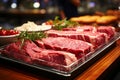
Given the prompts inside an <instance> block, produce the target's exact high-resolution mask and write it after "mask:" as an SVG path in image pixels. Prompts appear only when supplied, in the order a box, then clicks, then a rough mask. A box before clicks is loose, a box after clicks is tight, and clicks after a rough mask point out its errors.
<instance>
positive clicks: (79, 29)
mask: <svg viewBox="0 0 120 80" xmlns="http://www.w3.org/2000/svg"><path fill="white" fill-rule="evenodd" d="M62 30H63V31H80V32H84V31H92V32H95V31H97V29H96V28H95V27H93V26H87V25H86V26H79V27H73V28H63V29H62Z"/></svg>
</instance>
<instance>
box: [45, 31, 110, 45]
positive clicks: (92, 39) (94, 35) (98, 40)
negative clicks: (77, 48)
mask: <svg viewBox="0 0 120 80" xmlns="http://www.w3.org/2000/svg"><path fill="white" fill-rule="evenodd" d="M46 34H47V35H48V36H49V37H66V38H71V39H77V40H83V41H86V42H89V43H91V44H93V45H94V47H99V46H101V45H103V44H104V43H106V42H108V37H107V34H105V33H100V32H91V31H84V32H79V31H57V30H49V31H47V32H46Z"/></svg>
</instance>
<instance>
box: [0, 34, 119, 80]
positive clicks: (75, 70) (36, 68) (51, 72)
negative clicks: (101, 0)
mask: <svg viewBox="0 0 120 80" xmlns="http://www.w3.org/2000/svg"><path fill="white" fill-rule="evenodd" d="M119 38H120V33H118V32H117V34H116V35H115V36H114V37H113V38H112V39H111V40H110V41H109V42H108V43H106V44H104V45H102V46H101V47H99V48H97V49H96V50H95V52H93V53H89V54H87V55H86V56H85V60H84V61H82V62H81V59H80V60H78V64H77V66H76V62H75V63H73V65H72V69H71V70H70V71H62V70H58V69H55V68H52V67H49V66H44V65H37V64H29V63H26V62H23V61H19V60H16V59H13V58H10V57H7V56H4V55H2V54H1V53H0V59H1V60H3V61H7V62H9V63H8V64H10V63H11V64H13V65H17V66H14V67H18V65H19V67H18V68H21V67H20V66H22V68H24V69H26V70H27V69H29V71H30V72H31V73H36V74H42V75H43V76H44V75H45V76H46V77H49V78H52V79H53V78H54V79H55V78H56V79H58V78H59V80H63V79H67V80H69V79H70V80H72V79H73V78H74V77H75V76H77V75H78V74H81V73H82V72H83V71H84V70H86V69H87V68H88V67H90V66H91V65H92V64H93V63H94V62H95V61H97V60H98V59H100V58H101V57H102V56H104V55H105V54H106V53H107V52H108V51H109V50H111V49H112V48H114V46H115V42H116V41H117V40H118V39H119ZM4 47H5V46H1V48H0V49H3V48H4ZM70 68H71V66H70ZM24 69H23V70H24ZM46 74H47V75H46Z"/></svg>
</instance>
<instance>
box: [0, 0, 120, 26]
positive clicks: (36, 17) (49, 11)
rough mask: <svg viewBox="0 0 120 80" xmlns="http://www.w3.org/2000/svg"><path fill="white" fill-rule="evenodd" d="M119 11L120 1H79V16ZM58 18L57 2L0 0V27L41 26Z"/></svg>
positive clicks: (53, 0) (50, 0)
mask: <svg viewBox="0 0 120 80" xmlns="http://www.w3.org/2000/svg"><path fill="white" fill-rule="evenodd" d="M108 10H120V0H81V4H80V6H79V7H78V11H79V15H80V16H82V15H93V14H95V13H96V12H101V13H106V12H107V11H108ZM55 16H59V11H58V3H57V0H0V26H3V27H15V26H19V25H22V24H23V23H25V22H27V21H34V22H35V23H37V24H41V23H42V22H44V21H47V20H49V19H54V18H55Z"/></svg>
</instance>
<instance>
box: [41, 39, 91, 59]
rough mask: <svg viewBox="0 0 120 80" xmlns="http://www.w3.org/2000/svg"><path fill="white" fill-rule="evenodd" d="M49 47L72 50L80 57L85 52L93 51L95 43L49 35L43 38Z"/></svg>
mask: <svg viewBox="0 0 120 80" xmlns="http://www.w3.org/2000/svg"><path fill="white" fill-rule="evenodd" d="M42 41H43V43H44V44H45V47H46V48H47V49H53V50H62V51H67V52H71V53H73V54H75V55H76V57H77V58H78V59H79V58H81V57H82V56H84V55H85V54H87V53H89V52H92V51H93V45H92V44H90V43H88V42H84V41H81V40H75V39H70V38H64V37H56V38H53V37H48V38H44V39H42Z"/></svg>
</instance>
